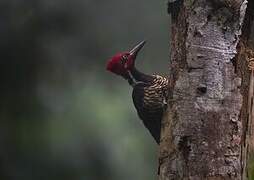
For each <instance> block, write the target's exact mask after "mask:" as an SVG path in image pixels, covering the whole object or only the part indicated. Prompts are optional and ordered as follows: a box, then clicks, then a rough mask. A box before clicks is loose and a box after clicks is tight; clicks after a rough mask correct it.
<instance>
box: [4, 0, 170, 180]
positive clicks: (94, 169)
mask: <svg viewBox="0 0 254 180" xmlns="http://www.w3.org/2000/svg"><path fill="white" fill-rule="evenodd" d="M166 8H167V6H166V1H156V0H150V1H147V0H139V1H136V0H128V1H124V0H107V1H102V0H1V2H0V39H1V41H0V45H1V48H0V49H1V50H0V51H1V60H0V62H1V65H0V80H1V93H0V96H1V97H0V123H1V125H0V143H1V144H0V163H1V164H0V165H1V167H0V170H1V171H0V179H1V180H30V179H31V180H57V179H61V180H65V179H66V180H101V179H103V180H115V179H122V180H125V179H126V180H127V179H128V180H129V179H138V180H149V179H151V180H152V179H156V174H157V156H158V153H157V145H156V144H155V142H154V141H153V139H152V138H151V136H150V134H149V133H148V131H147V130H145V129H144V127H143V125H142V123H141V121H140V120H139V118H138V117H137V114H136V111H135V109H134V105H133V104H132V99H131V87H129V85H128V84H127V82H125V81H124V80H123V79H122V78H121V77H117V76H115V75H113V74H110V73H109V72H106V70H105V64H106V61H107V60H108V59H109V58H110V57H111V56H112V55H114V54H115V53H116V52H118V51H125V50H128V49H130V48H131V47H132V46H133V45H135V44H136V43H137V42H139V41H141V40H143V39H146V40H147V41H148V43H147V44H146V46H145V48H144V50H143V52H142V53H140V55H139V57H138V60H137V66H138V68H139V69H141V70H142V71H144V72H146V73H160V74H162V75H163V74H167V70H168V68H167V67H168V59H169V58H168V57H169V17H168V15H167V12H166Z"/></svg>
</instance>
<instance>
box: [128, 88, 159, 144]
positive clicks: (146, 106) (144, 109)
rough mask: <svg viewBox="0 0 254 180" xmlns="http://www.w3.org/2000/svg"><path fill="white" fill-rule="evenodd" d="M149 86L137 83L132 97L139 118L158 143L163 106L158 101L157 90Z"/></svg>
mask: <svg viewBox="0 0 254 180" xmlns="http://www.w3.org/2000/svg"><path fill="white" fill-rule="evenodd" d="M150 87H151V86H150V85H149V84H145V83H138V84H137V85H135V87H134V89H133V93H132V99H133V103H134V105H135V107H136V110H137V112H138V115H139V117H140V119H141V120H142V121H143V123H144V125H145V127H146V128H147V129H148V130H149V131H150V133H151V135H152V136H153V137H154V139H155V141H156V142H157V143H158V144H159V142H160V129H161V118H162V114H163V107H162V106H161V102H158V101H159V98H158V96H157V95H158V94H157V92H156V91H152V90H151V88H150ZM149 88H150V89H149Z"/></svg>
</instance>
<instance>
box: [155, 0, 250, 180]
mask: <svg viewBox="0 0 254 180" xmlns="http://www.w3.org/2000/svg"><path fill="white" fill-rule="evenodd" d="M172 2H173V3H174V5H176V4H177V2H178V7H177V8H175V10H174V12H173V13H172V35H171V37H172V39H171V61H170V76H169V100H168V109H167V111H166V112H165V114H164V118H163V121H162V132H161V144H160V155H159V170H160V171H159V179H160V180H178V179H179V180H182V179H191V180H206V179H209V180H220V179H235V180H241V179H246V178H247V177H248V173H245V172H247V169H248V166H247V165H246V162H247V159H249V155H248V152H249V151H250V144H251V136H252V134H251V128H250V127H251V126H252V125H251V119H252V114H253V113H252V109H253V108H252V107H251V106H252V104H253V103H252V102H251V101H252V98H251V100H250V96H251V95H250V94H251V93H253V92H251V89H252V90H253V87H252V88H251V86H250V82H251V81H250V79H251V75H252V74H253V73H252V74H251V72H252V71H251V70H250V67H249V65H250V64H251V63H250V62H251V61H252V58H254V53H253V54H252V50H251V49H252V48H253V47H251V46H250V44H251V43H253V42H250V32H251V28H252V30H254V29H253V27H252V23H251V21H252V16H253V15H252V14H251V13H250V11H252V9H254V8H253V2H251V3H249V4H251V5H250V7H252V9H251V8H250V7H248V11H247V17H248V18H246V19H247V20H246V19H245V21H244V17H245V13H246V8H247V0H239V1H238V0H232V1H228V0H225V1H224V2H225V3H223V0H219V2H217V1H215V0H179V1H177V0H173V1H172ZM229 2H233V4H230V3H229ZM217 3H219V4H217ZM248 6H249V5H248ZM243 24H244V26H243ZM242 28H243V29H242ZM242 30H243V36H241V33H242ZM252 56H253V57H252ZM253 61H254V59H253ZM253 112H254V111H253ZM252 144H253V143H252Z"/></svg>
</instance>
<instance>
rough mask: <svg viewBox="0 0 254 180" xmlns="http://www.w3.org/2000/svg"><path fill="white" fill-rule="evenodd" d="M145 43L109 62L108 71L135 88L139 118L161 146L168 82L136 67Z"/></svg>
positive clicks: (135, 103) (134, 95)
mask: <svg viewBox="0 0 254 180" xmlns="http://www.w3.org/2000/svg"><path fill="white" fill-rule="evenodd" d="M144 44H145V41H142V42H140V43H139V44H138V45H136V46H135V47H134V48H133V49H132V50H130V51H126V52H121V53H118V54H116V55H115V56H113V57H112V58H111V59H110V60H109V61H108V62H107V68H106V69H107V70H108V71H110V72H112V73H114V74H116V75H119V76H122V77H123V78H124V79H126V80H127V81H128V83H129V84H130V85H131V86H132V87H133V92H132V99H133V103H134V106H135V108H136V110H137V113H138V116H139V118H140V119H141V120H142V121H143V124H144V125H145V127H146V128H147V129H148V130H149V131H150V133H151V135H152V136H153V138H154V139H155V141H156V142H157V144H159V142H160V129H161V119H162V115H163V112H164V110H165V108H166V106H167V94H168V93H167V85H168V80H167V78H165V77H162V76H159V75H147V74H144V73H142V72H140V71H139V70H137V68H136V67H135V60H136V57H137V55H138V53H139V51H140V50H141V49H142V47H143V46H144Z"/></svg>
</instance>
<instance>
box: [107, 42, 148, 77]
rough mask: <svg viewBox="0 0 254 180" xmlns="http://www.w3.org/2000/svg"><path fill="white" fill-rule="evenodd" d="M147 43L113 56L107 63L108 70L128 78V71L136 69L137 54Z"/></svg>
mask: <svg viewBox="0 0 254 180" xmlns="http://www.w3.org/2000/svg"><path fill="white" fill-rule="evenodd" d="M145 43H146V42H145V41H142V42H140V43H139V44H138V45H136V46H135V47H134V48H133V49H132V50H130V51H129V52H122V53H118V54H116V55H115V56H113V57H112V58H111V59H110V60H109V61H108V63H107V70H108V71H110V72H112V73H114V74H117V75H120V76H123V77H124V78H128V76H129V75H128V71H129V70H131V69H132V68H134V67H135V60H136V57H137V54H138V52H139V51H140V50H141V49H142V47H143V46H144V44H145Z"/></svg>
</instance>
